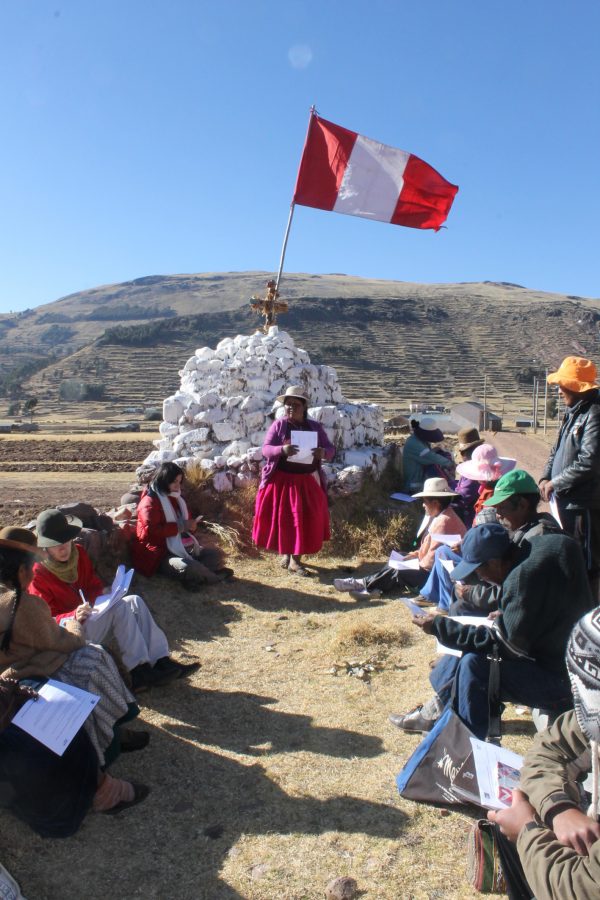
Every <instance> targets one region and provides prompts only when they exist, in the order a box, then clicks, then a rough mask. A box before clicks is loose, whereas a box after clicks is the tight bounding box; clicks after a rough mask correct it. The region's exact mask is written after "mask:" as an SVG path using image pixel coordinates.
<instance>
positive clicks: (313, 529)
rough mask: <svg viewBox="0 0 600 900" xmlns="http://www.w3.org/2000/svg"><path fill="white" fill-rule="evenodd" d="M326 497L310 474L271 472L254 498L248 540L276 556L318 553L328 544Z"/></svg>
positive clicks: (318, 483)
mask: <svg viewBox="0 0 600 900" xmlns="http://www.w3.org/2000/svg"><path fill="white" fill-rule="evenodd" d="M329 537H330V533H329V509H328V507H327V495H326V493H325V491H324V490H323V488H322V487H321V484H320V482H319V481H318V480H317V478H315V476H314V475H313V474H307V475H296V474H292V473H291V472H279V471H275V472H274V473H273V478H272V480H271V481H270V482H269V483H268V484H266V485H265V486H264V487H263V488H260V490H259V491H258V494H257V495H256V507H255V511H254V526H253V529H252V540H253V541H254V543H255V544H256V545H257V546H258V547H265V548H266V549H267V550H274V551H275V552H276V553H281V554H287V553H293V554H294V556H300V555H301V554H303V553H318V552H319V550H320V549H321V547H322V546H323V542H324V541H328V540H329Z"/></svg>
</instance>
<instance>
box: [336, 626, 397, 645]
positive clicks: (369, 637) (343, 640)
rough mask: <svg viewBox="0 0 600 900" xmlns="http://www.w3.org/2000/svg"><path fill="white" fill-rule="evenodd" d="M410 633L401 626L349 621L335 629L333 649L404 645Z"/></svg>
mask: <svg viewBox="0 0 600 900" xmlns="http://www.w3.org/2000/svg"><path fill="white" fill-rule="evenodd" d="M410 640H411V635H410V634H409V632H408V631H405V630H404V629H403V628H397V627H392V626H390V625H387V626H382V625H371V624H370V623H369V622H351V623H349V624H346V625H342V626H341V628H339V629H338V630H337V633H336V635H335V638H334V639H333V642H332V649H333V650H354V649H356V648H359V647H360V648H361V649H364V648H367V647H405V646H406V645H407V644H409V643H410Z"/></svg>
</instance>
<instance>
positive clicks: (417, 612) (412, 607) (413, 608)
mask: <svg viewBox="0 0 600 900" xmlns="http://www.w3.org/2000/svg"><path fill="white" fill-rule="evenodd" d="M398 599H399V600H400V602H401V603H404V605H405V606H406V607H407V608H408V610H409V612H410V613H411V614H412V615H413V616H426V615H427V610H426V609H421V607H420V606H417V604H416V603H413V601H412V600H411V599H410V598H409V597H399V598H398Z"/></svg>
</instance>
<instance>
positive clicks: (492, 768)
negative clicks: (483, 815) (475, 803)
mask: <svg viewBox="0 0 600 900" xmlns="http://www.w3.org/2000/svg"><path fill="white" fill-rule="evenodd" d="M470 740H471V745H472V747H473V760H474V762H475V771H476V773H477V786H478V787H479V800H480V803H481V805H482V806H483V808H484V809H506V808H507V807H508V806H510V803H507V802H506V801H505V800H501V799H500V798H499V797H498V790H497V788H496V785H495V784H494V775H495V773H496V772H497V770H498V765H499V764H503V765H505V766H508V767H510V768H512V769H516V770H517V771H518V772H520V771H521V767H522V765H523V757H522V756H519V754H518V753H513V752H512V750H507V749H506V747H498V746H496V744H488V743H487V742H486V741H480V740H479V739H478V738H475V737H472V738H471V739H470Z"/></svg>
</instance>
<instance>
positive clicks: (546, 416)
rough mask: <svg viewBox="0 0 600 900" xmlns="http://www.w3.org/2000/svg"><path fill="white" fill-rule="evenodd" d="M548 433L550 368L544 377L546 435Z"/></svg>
mask: <svg viewBox="0 0 600 900" xmlns="http://www.w3.org/2000/svg"><path fill="white" fill-rule="evenodd" d="M547 431H548V366H546V374H545V376H544V434H546V432H547Z"/></svg>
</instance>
